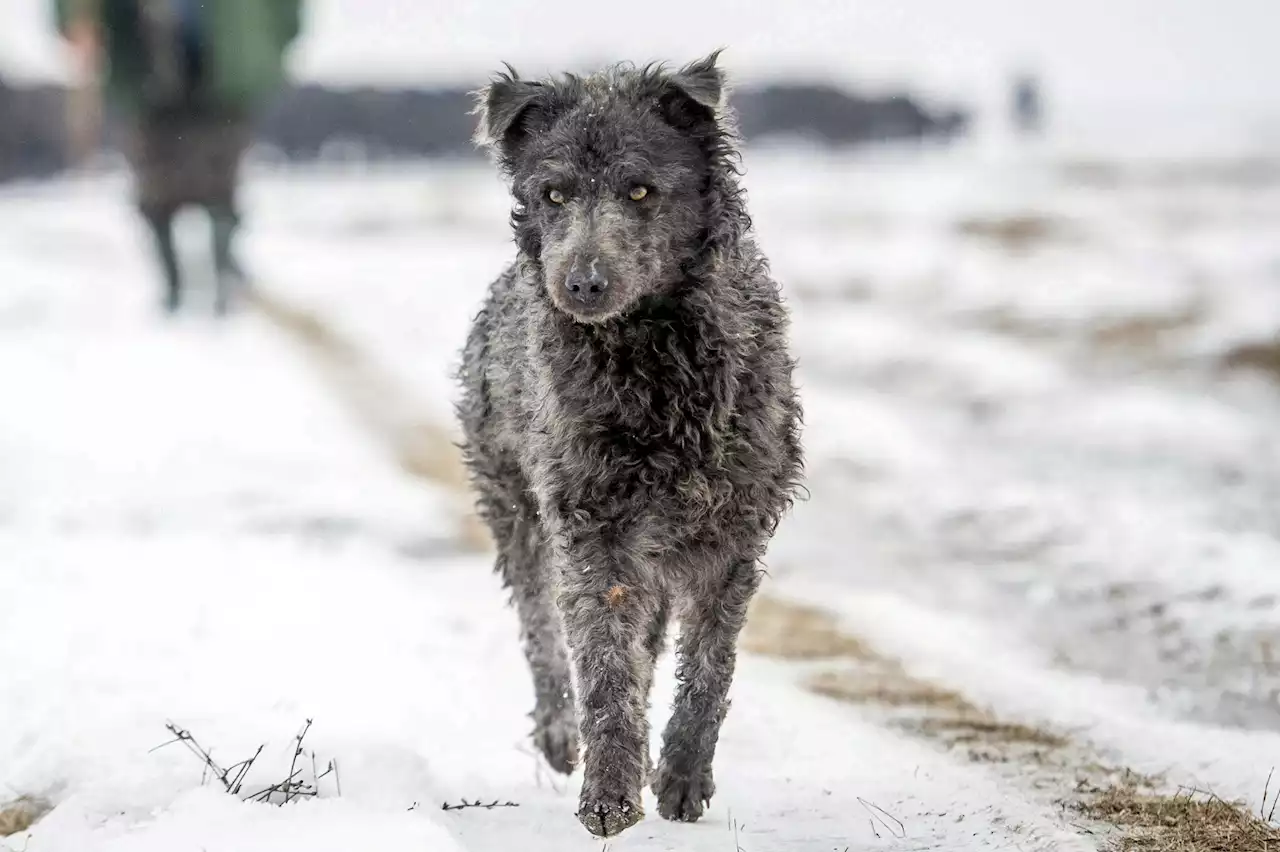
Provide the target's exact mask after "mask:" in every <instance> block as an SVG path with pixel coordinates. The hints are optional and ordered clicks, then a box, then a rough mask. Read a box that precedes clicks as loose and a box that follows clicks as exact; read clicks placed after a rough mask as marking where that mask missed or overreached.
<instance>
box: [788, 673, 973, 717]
mask: <svg viewBox="0 0 1280 852" xmlns="http://www.w3.org/2000/svg"><path fill="white" fill-rule="evenodd" d="M805 685H806V686H807V687H808V688H809V689H810V690H811V691H813V692H816V693H817V694H818V695H824V696H826V697H827V698H834V699H836V700H837V701H844V702H847V703H850V704H875V705H879V706H881V707H888V708H891V709H906V708H910V709H915V710H922V711H940V712H950V713H956V714H969V713H977V712H978V709H977V708H976V707H974V706H973V705H972V704H970V703H969V702H968V701H967V700H966V699H965V698H964V696H962V695H960V694H959V693H956V692H952V691H951V690H949V689H943V688H941V687H938V686H934V685H933V684H931V683H924V682H922V681H918V680H915V679H913V678H910V677H908V676H907V675H906V674H905V673H903V672H900V671H898V672H891V673H881V674H876V673H868V672H852V671H827V672H820V673H818V674H817V675H815V676H814V677H812V678H810V679H809V680H808V681H807V682H806V684H805Z"/></svg>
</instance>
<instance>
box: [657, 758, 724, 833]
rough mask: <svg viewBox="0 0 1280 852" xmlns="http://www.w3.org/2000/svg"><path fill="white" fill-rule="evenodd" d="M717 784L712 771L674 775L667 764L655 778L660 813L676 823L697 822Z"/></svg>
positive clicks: (663, 765) (660, 768) (660, 767)
mask: <svg viewBox="0 0 1280 852" xmlns="http://www.w3.org/2000/svg"><path fill="white" fill-rule="evenodd" d="M715 792H716V784H715V781H714V780H713V779H712V776H711V769H710V767H708V768H707V769H705V770H701V771H695V772H673V771H672V770H671V768H670V767H669V766H667V764H666V763H665V762H664V763H663V764H662V765H660V766H659V767H658V770H657V772H656V773H654V778H653V794H654V795H655V796H657V797H658V813H659V814H661V815H662V818H663V819H667V820H671V821H673V822H697V821H698V819H700V818H701V817H702V813H703V811H704V810H705V809H706V807H707V805H709V804H711V797H712V796H714V795H715Z"/></svg>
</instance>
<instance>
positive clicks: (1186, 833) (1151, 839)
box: [1078, 782, 1280, 852]
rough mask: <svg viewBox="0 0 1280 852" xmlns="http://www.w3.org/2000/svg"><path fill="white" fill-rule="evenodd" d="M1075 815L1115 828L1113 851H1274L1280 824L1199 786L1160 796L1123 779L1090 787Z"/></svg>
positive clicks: (1279, 844)
mask: <svg viewBox="0 0 1280 852" xmlns="http://www.w3.org/2000/svg"><path fill="white" fill-rule="evenodd" d="M1078 810H1079V812H1080V813H1082V814H1084V815H1085V816H1087V817H1089V818H1090V819H1094V820H1097V821H1099V822H1104V823H1107V824H1109V825H1114V826H1117V827H1118V828H1120V829H1121V831H1122V833H1121V834H1120V835H1119V836H1117V837H1114V838H1112V839H1111V840H1110V841H1109V843H1108V847H1107V848H1108V849H1110V850H1115V852H1275V850H1276V849H1280V827H1277V826H1276V825H1275V824H1274V823H1273V822H1271V821H1270V819H1269V818H1268V819H1264V818H1262V817H1261V816H1255V815H1254V814H1252V813H1251V812H1250V811H1249V810H1248V808H1246V807H1245V806H1244V804H1243V803H1241V802H1228V801H1225V800H1223V799H1221V798H1219V797H1218V796H1215V795H1214V794H1212V793H1206V792H1203V791H1200V790H1186V789H1184V790H1179V791H1178V792H1176V793H1173V794H1168V795H1162V794H1159V793H1155V792H1152V791H1150V790H1147V789H1143V787H1142V786H1141V785H1137V784H1133V783H1130V782H1122V783H1120V784H1116V785H1114V786H1110V787H1106V788H1103V789H1099V790H1093V791H1090V792H1089V794H1088V795H1087V796H1085V797H1084V799H1083V800H1082V801H1081V802H1080V803H1079V805H1078ZM1273 815H1274V809H1273V813H1272V814H1269V815H1268V817H1270V816H1273Z"/></svg>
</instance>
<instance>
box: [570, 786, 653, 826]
mask: <svg viewBox="0 0 1280 852" xmlns="http://www.w3.org/2000/svg"><path fill="white" fill-rule="evenodd" d="M642 819H644V808H643V807H641V806H640V797H639V796H637V797H636V800H635V801H629V800H627V799H624V798H598V797H595V796H588V795H587V794H586V793H585V792H584V793H583V795H582V800H581V801H580V802H579V804H578V821H579V822H581V823H582V824H583V825H584V826H586V829H587V831H589V832H591V833H592V834H594V835H595V836H596V837H613V836H615V835H618V834H621V833H622V832H624V831H626V830H627V829H628V828H630V827H631V826H633V825H635V824H636V823H638V822H639V821H640V820H642Z"/></svg>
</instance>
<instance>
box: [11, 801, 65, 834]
mask: <svg viewBox="0 0 1280 852" xmlns="http://www.w3.org/2000/svg"><path fill="white" fill-rule="evenodd" d="M51 810H53V805H52V804H50V803H49V802H47V801H45V800H44V799H41V798H39V797H36V796H19V797H18V798H16V799H14V800H13V801H11V802H7V803H4V804H0V837H9V836H11V835H14V834H20V833H22V832H24V831H26V830H27V829H29V828H31V826H33V825H35V824H36V823H37V822H38V821H39V820H40V819H41V817H43V816H44V815H45V814H47V813H49V811H51Z"/></svg>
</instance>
